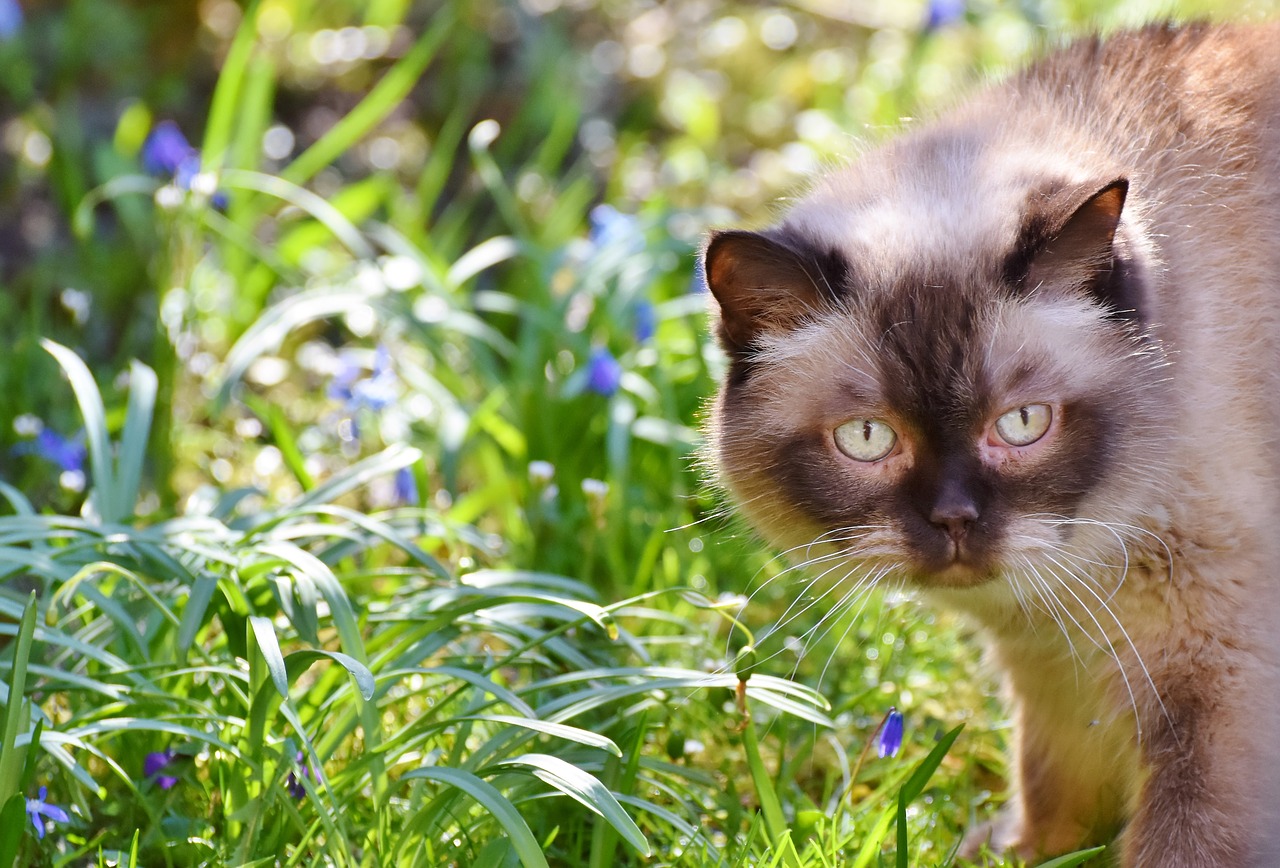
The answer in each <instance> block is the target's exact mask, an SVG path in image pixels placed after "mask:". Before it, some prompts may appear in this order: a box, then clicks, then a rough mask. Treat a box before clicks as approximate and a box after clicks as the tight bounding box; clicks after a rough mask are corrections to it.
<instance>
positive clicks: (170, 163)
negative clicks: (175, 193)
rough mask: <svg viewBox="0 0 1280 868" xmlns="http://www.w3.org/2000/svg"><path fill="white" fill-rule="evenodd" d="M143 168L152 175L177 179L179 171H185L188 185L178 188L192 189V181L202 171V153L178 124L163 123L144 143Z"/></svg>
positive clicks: (155, 128)
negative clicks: (194, 146)
mask: <svg viewBox="0 0 1280 868" xmlns="http://www.w3.org/2000/svg"><path fill="white" fill-rule="evenodd" d="M142 168H143V169H144V170H145V171H146V172H147V173H149V174H152V175H172V176H174V177H175V178H176V177H177V175H178V172H179V170H183V171H185V172H186V173H187V175H186V182H187V183H186V184H185V185H182V184H179V185H178V186H180V187H181V186H185V187H190V186H191V179H192V178H193V177H195V174H196V172H198V171H199V170H200V152H199V151H197V150H196V149H195V148H193V147H191V143H190V142H188V141H187V137H186V136H184V135H183V134H182V130H180V129H178V125H177V124H175V123H174V122H173V121H161V122H160V123H158V124H156V125H155V127H154V128H153V129H152V130H151V132H150V133H148V134H147V139H146V141H144V142H143V143H142Z"/></svg>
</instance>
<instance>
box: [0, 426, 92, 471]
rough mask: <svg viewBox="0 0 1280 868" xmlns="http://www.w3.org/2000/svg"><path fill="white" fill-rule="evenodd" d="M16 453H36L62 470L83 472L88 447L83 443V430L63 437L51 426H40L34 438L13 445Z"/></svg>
mask: <svg viewBox="0 0 1280 868" xmlns="http://www.w3.org/2000/svg"><path fill="white" fill-rule="evenodd" d="M13 451H14V453H15V454H17V455H38V456H39V457H41V458H43V459H44V460H45V461H48V462H50V463H51V464H56V465H58V467H59V468H60V469H61V470H63V471H64V472H71V473H83V472H84V463H85V459H86V458H88V454H89V453H88V448H87V447H86V446H85V443H84V432H83V431H81V432H80V433H79V434H77V435H75V436H74V437H63V436H62V435H61V434H59V433H58V432H57V431H54V430H53V429H52V428H41V429H40V433H39V434H37V435H36V438H35V439H34V440H28V441H27V442H25V443H19V444H18V445H17V446H15V447H13Z"/></svg>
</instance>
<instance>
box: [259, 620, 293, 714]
mask: <svg viewBox="0 0 1280 868" xmlns="http://www.w3.org/2000/svg"><path fill="white" fill-rule="evenodd" d="M249 626H250V627H252V628H253V638H254V639H256V640H257V642H258V650H259V651H260V652H262V659H263V661H264V662H265V663H266V664H267V672H269V673H270V674H271V683H272V684H274V685H275V688H276V690H277V691H278V692H279V693H280V695H281V696H283V697H284V698H285V699H288V698H289V675H288V673H287V672H286V670H285V666H284V656H283V655H282V654H281V653H280V642H279V640H277V639H276V628H275V627H273V626H271V619H270V618H264V617H263V616H261V615H250V616H249Z"/></svg>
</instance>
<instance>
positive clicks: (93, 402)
mask: <svg viewBox="0 0 1280 868" xmlns="http://www.w3.org/2000/svg"><path fill="white" fill-rule="evenodd" d="M40 345H41V346H42V347H44V348H45V351H46V352H48V353H49V355H51V356H53V357H54V359H56V360H57V362H58V364H59V365H60V366H61V367H62V370H63V372H64V373H65V374H66V375H67V379H68V380H69V381H70V382H71V389H72V391H73V392H75V396H76V403H77V404H79V405H80V416H81V417H82V418H83V419H84V430H85V437H86V438H87V440H88V446H89V474H90V479H91V481H92V485H93V488H94V489H95V494H96V496H95V497H94V504H95V506H96V507H97V512H98V515H99V516H100V517H101V518H102V520H103V521H104V522H114V521H118V520H120V519H122V518H124V516H123V515H121V514H120V513H119V512H117V511H116V510H117V506H116V496H115V495H116V493H115V479H114V476H115V474H114V473H112V461H111V438H110V436H109V435H108V433H107V411H106V409H105V408H104V407H103V404H102V393H101V392H99V391H98V384H97V383H96V382H95V381H94V379H93V374H91V373H90V372H89V368H88V366H87V365H85V363H84V362H83V361H82V360H81V359H80V357H79V356H78V355H76V354H75V353H74V352H72V351H71V350H70V349H68V348H67V347H64V346H63V345H62V344H57V343H54V342H53V341H51V340H47V339H45V340H42V341H40Z"/></svg>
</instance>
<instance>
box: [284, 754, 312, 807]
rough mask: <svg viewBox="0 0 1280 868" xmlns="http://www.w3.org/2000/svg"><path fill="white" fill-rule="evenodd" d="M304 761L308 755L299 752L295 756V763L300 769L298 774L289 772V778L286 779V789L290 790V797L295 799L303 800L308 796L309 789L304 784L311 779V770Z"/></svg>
mask: <svg viewBox="0 0 1280 868" xmlns="http://www.w3.org/2000/svg"><path fill="white" fill-rule="evenodd" d="M304 760H306V755H305V754H303V752H302V751H298V752H297V753H296V754H295V755H294V757H293V761H294V762H295V763H297V765H298V766H300V768H299V769H298V770H297V772H296V773H295V772H289V776H288V777H287V778H285V781H284V788H285V789H286V790H288V791H289V795H291V796H293V797H294V798H295V799H301V798H303V797H304V796H306V794H307V788H306V787H305V786H304V785H303V783H302V782H303V781H304V780H306V779H307V778H309V777H311V769H310V768H309V767H308V766H307V764H306V762H304Z"/></svg>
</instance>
